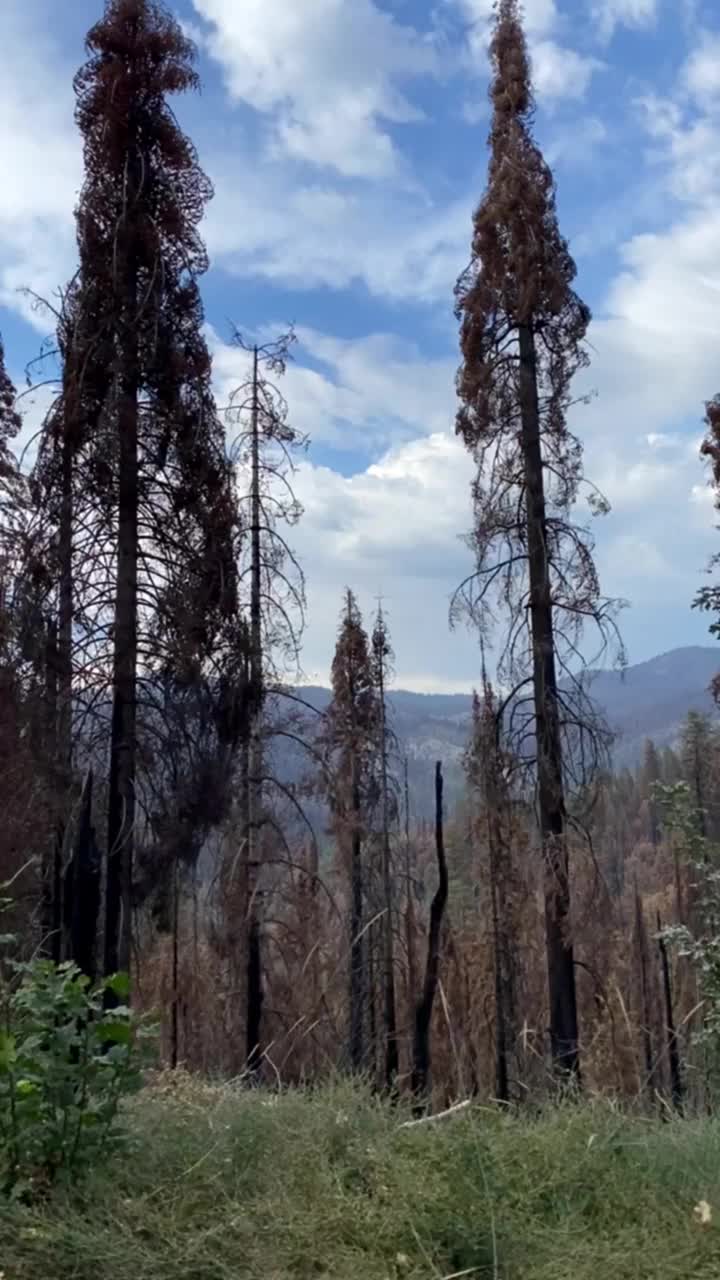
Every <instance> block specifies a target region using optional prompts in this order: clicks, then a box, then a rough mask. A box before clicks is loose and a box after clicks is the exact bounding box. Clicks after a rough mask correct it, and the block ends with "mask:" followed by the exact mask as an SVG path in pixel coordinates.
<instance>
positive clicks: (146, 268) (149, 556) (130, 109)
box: [63, 0, 237, 972]
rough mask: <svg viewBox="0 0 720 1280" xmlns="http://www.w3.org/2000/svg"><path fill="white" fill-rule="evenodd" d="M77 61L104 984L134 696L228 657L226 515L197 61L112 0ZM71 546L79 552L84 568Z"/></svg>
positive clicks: (229, 526) (119, 950) (173, 38)
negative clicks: (105, 760) (213, 385)
mask: <svg viewBox="0 0 720 1280" xmlns="http://www.w3.org/2000/svg"><path fill="white" fill-rule="evenodd" d="M87 50H88V55H89V57H88V61H87V63H86V64H85V66H84V67H83V68H82V69H81V70H80V72H79V73H78V75H77V77H76V81H75V89H76V95H77V112H76V117H77V122H78V125H79V128H80V132H81V134H82V138H83V144H84V162H85V181H84V185H83V188H82V192H81V195H80V201H79V205H78V209H77V215H76V218H77V234H78V248H79V259H80V267H79V273H78V277H77V280H76V283H75V286H74V300H73V301H74V310H75V314H76V317H77V324H76V326H75V329H74V332H75V333H79V334H80V335H81V336H80V338H79V339H78V342H77V344H76V345H75V346H74V347H73V351H72V354H71V357H70V372H71V374H72V377H71V379H70V382H69V385H68V380H67V379H66V381H65V387H64V393H63V394H64V405H63V408H64V414H65V421H66V425H67V423H68V412H67V409H68V402H69V403H70V405H71V406H72V405H73V404H77V403H78V402H79V401H80V402H81V405H82V415H83V417H84V418H86V420H87V425H88V430H87V431H86V432H85V435H84V437H83V440H82V441H81V442H79V444H78V448H77V451H76V453H75V457H74V459H73V462H74V466H75V475H76V483H77V485H78V486H79V485H80V484H81V483H82V485H83V487H84V489H85V491H86V493H87V495H88V503H89V506H90V509H91V514H90V516H89V517H88V520H87V521H86V522H85V528H87V527H88V526H90V527H91V529H92V536H93V539H94V543H93V550H94V555H93V556H92V557H91V558H90V560H89V562H88V563H89V564H90V566H91V567H90V569H87V570H86V571H85V573H84V575H83V577H82V581H81V582H78V583H76V584H75V587H74V590H75V592H76V595H77V596H80V597H82V600H81V603H80V608H77V607H76V609H75V629H74V644H75V646H76V647H77V646H78V645H79V646H80V647H81V648H82V649H83V650H84V653H85V655H87V654H88V653H89V652H91V653H92V659H93V660H92V662H91V663H89V664H88V663H87V662H86V665H90V666H91V668H92V671H93V673H97V672H98V671H100V670H102V669H103V663H105V661H106V659H105V656H104V655H105V652H106V651H109V652H110V658H109V663H108V664H107V665H109V668H110V690H111V703H112V711H111V716H110V730H109V740H110V745H109V759H110V765H109V794H108V828H107V877H106V902H105V907H106V910H105V957H104V968H105V971H106V972H112V971H114V970H116V969H117V968H127V967H128V966H129V959H130V938H131V912H132V875H133V863H134V846H135V833H136V811H137V801H138V792H139V784H138V739H139V714H142V713H141V712H140V711H139V698H138V692H139V681H140V680H141V679H142V681H143V683H144V685H145V688H146V689H147V690H149V691H150V701H151V702H154V701H156V698H155V690H154V686H153V681H155V682H156V683H157V681H158V680H160V681H164V683H165V688H166V689H167V686H168V684H170V685H171V686H173V687H178V686H179V687H186V686H187V685H188V684H192V683H193V681H195V680H196V679H197V678H198V673H199V672H200V671H201V670H202V669H203V667H205V666H207V664H208V663H210V664H211V663H212V662H213V661H215V653H216V645H217V641H218V637H219V636H220V635H222V636H223V639H225V637H226V635H228V636H229V642H230V643H231V644H234V643H235V642H236V639H237V635H236V631H235V630H234V627H233V618H234V613H235V609H236V606H237V591H236V585H237V584H236V574H235V555H236V507H235V501H234V496H233V493H232V483H231V477H230V471H229V468H228V465H227V462H226V459H225V456H224V437H223V431H222V427H221V424H220V422H219V420H218V418H217V414H216V411H215V406H214V403H213V399H212V394H211V390H210V358H209V354H208V351H207V347H206V344H205V341H204V338H203V336H202V320H203V315H202V306H201V302H200V295H199V291H198V285H197V279H198V277H199V275H201V274H202V272H203V271H204V270H205V269H206V266H207V258H206V253H205V249H204V246H203V244H202V241H201V239H200V237H199V235H198V231H197V227H198V224H199V222H200V220H201V218H202V216H203V212H204V207H205V204H206V201H207V200H208V199H209V197H210V195H211V188H210V184H209V182H208V180H207V179H206V177H205V175H204V174H203V173H202V171H201V170H200V168H199V166H198V163H197V159H196V156H195V152H194V150H193V147H192V145H191V143H190V142H189V140H188V139H187V138H186V137H185V136H184V135H183V134H182V133H181V131H180V129H179V128H178V125H177V122H176V120H175V117H174V116H173V114H172V111H171V110H170V107H169V106H168V103H167V98H168V96H169V95H171V94H175V93H180V92H184V91H186V90H189V89H192V88H194V87H195V86H196V84H197V76H196V73H195V70H194V67H193V59H194V49H193V46H192V44H191V43H190V41H189V40H188V39H187V38H186V36H185V35H184V34H183V32H182V30H181V28H180V26H179V24H178V23H177V22H176V21H175V20H174V18H172V17H171V15H170V14H169V13H168V12H167V11H166V10H165V9H164V8H163V6H162V5H161V4H158V3H154V2H152V0H107V3H106V6H105V13H104V16H103V18H102V19H101V20H100V21H99V22H98V23H97V24H96V25H95V26H94V27H93V28H92V29H91V31H90V32H89V34H88V37H87ZM79 379H82V382H81V383H80V382H79V381H78V380H79ZM70 417H71V415H70ZM75 527H76V528H77V527H78V526H77V522H76V525H75ZM84 536H87V534H85V535H84ZM81 547H82V537H81V538H80V539H79V542H78V545H77V546H76V548H75V550H74V554H75V555H76V556H77V555H79V554H80V550H81ZM75 637H77V638H75ZM153 714H154V713H153V709H152V708H151V710H150V713H149V715H148V716H147V717H146V718H147V719H148V720H149V721H152V719H153ZM105 723H106V722H105ZM100 736H101V738H102V737H105V729H104V724H103V725H101V727H100Z"/></svg>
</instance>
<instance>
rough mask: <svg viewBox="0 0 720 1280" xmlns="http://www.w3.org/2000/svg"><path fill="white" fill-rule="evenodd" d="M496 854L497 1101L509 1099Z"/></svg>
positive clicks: (492, 873) (492, 890)
mask: <svg viewBox="0 0 720 1280" xmlns="http://www.w3.org/2000/svg"><path fill="white" fill-rule="evenodd" d="M498 895H499V887H498V866H497V857H496V856H493V853H492V851H491V855H490V898H491V903H492V928H493V951H494V952H495V966H494V967H495V1096H496V1098H497V1099H498V1101H499V1102H509V1101H510V1073H509V1071H508V1047H507V1040H508V1037H507V1023H506V1016H505V981H504V976H505V975H504V970H505V964H504V959H505V957H504V945H503V937H502V925H501V921H500V905H499V901H498Z"/></svg>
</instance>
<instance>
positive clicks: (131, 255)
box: [105, 123, 141, 975]
mask: <svg viewBox="0 0 720 1280" xmlns="http://www.w3.org/2000/svg"><path fill="white" fill-rule="evenodd" d="M133 132H134V126H133V124H132V123H131V126H130V137H131V141H130V145H129V148H128V163H127V186H126V195H125V202H126V212H125V217H126V219H128V221H129V222H130V227H129V228H127V227H126V228H124V229H123V230H124V234H125V236H127V237H129V238H128V239H126V240H125V244H124V245H123V246H122V248H123V251H124V252H123V259H124V261H123V267H122V278H121V280H120V288H121V289H122V296H121V298H120V307H121V325H120V335H119V340H118V368H117V387H118V407H117V431H118V516H117V569H116V574H117V578H116V587H115V618H114V637H113V640H114V645H113V708H112V723H111V729H110V780H109V788H108V791H109V794H108V841H107V880H106V890H105V974H106V975H109V974H112V973H114V972H116V971H117V970H123V971H124V972H126V973H129V972H130V950H131V942H132V875H133V854H134V843H135V766H136V734H137V728H136V725H137V705H136V703H137V637H138V618H137V612H138V514H139V460H138V418H139V409H138V402H139V395H140V361H139V352H138V337H137V331H136V324H137V310H138V298H137V290H138V269H137V262H136V255H135V248H134V245H133V242H132V241H133V234H134V232H133V228H132V218H133V213H134V207H135V204H136V202H137V200H138V199H139V195H140V188H141V177H140V174H141V165H140V158H139V155H138V147H137V141H136V139H135V138H134V137H133Z"/></svg>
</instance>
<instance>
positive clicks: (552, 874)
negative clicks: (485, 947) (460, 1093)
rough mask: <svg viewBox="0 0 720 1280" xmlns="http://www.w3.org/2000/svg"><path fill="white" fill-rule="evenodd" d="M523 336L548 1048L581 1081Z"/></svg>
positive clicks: (543, 555)
mask: <svg viewBox="0 0 720 1280" xmlns="http://www.w3.org/2000/svg"><path fill="white" fill-rule="evenodd" d="M518 336H519V346H520V409H521V421H522V451H523V459H524V466H525V489H526V504H527V530H528V562H529V579H530V624H531V631H532V646H533V686H534V701H535V737H536V751H537V782H538V807H539V822H540V837H541V841H542V850H543V860H544V880H545V932H546V946H547V965H548V989H549V999H550V1046H551V1054H552V1060H553V1066H554V1068H555V1070H556V1071H557V1072H558V1074H559V1075H560V1076H561V1077H564V1078H566V1079H567V1078H576V1079H579V1073H580V1061H579V1054H578V1020H577V996H576V990H575V965H574V956H573V945H572V934H571V921H570V875H569V865H568V850H567V839H566V831H565V801H564V793H563V774H562V748H561V741H560V723H559V714H558V694H557V676H556V669H555V646H554V637H553V618H552V596H551V583H550V567H549V564H548V557H547V521H546V514H545V489H544V477H543V459H542V448H541V442H540V409H539V404H538V388H537V365H536V354H535V339H534V335H533V332H532V329H531V328H530V327H529V325H520V326H519V330H518Z"/></svg>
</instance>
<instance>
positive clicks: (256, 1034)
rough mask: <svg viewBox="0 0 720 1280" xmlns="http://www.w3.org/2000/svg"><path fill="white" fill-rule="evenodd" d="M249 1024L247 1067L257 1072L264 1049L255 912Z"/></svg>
mask: <svg viewBox="0 0 720 1280" xmlns="http://www.w3.org/2000/svg"><path fill="white" fill-rule="evenodd" d="M247 983H248V1024H247V1065H248V1070H250V1071H252V1072H256V1071H257V1069H258V1067H259V1066H260V1061H261V1057H262V1049H261V1044H260V1031H261V1026H262V1007H263V989H262V953H261V950H260V923H259V921H258V919H257V916H256V915H255V913H254V912H253V913H252V914H251V917H250V928H249V936H248V965H247Z"/></svg>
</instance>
